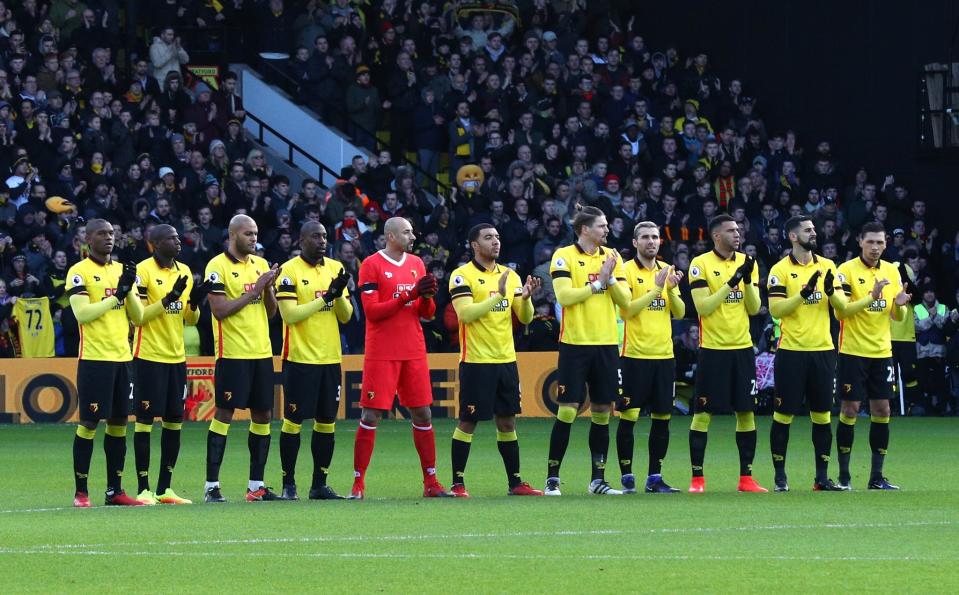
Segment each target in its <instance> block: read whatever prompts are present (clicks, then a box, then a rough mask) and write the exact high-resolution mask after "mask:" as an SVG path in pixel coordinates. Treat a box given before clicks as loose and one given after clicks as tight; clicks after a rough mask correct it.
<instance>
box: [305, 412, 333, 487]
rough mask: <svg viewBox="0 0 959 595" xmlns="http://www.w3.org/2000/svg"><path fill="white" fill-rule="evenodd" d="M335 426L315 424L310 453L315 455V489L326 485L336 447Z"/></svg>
mask: <svg viewBox="0 0 959 595" xmlns="http://www.w3.org/2000/svg"><path fill="white" fill-rule="evenodd" d="M334 427H335V426H334V424H322V423H319V422H317V423H314V424H313V437H312V438H311V439H310V451H311V452H312V453H313V487H314V488H319V487H320V486H325V485H326V478H327V476H328V475H329V473H330V463H332V462H333V447H334V446H335V445H336V440H335V438H334V434H333V430H334Z"/></svg>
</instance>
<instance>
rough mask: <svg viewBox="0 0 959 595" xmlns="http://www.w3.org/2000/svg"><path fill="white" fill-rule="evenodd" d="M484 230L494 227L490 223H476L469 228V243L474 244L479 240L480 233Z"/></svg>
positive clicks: (494, 227)
mask: <svg viewBox="0 0 959 595" xmlns="http://www.w3.org/2000/svg"><path fill="white" fill-rule="evenodd" d="M484 229H496V226H495V225H493V224H492V223H477V224H476V225H474V226H473V227H472V228H470V233H469V236H468V237H469V241H470V242H475V241H477V240H479V236H480V233H482V232H483V230H484Z"/></svg>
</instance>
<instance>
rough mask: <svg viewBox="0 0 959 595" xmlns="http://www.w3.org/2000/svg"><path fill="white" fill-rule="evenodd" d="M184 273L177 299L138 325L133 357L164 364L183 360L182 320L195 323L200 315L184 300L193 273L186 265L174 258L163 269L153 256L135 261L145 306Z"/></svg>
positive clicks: (189, 287)
mask: <svg viewBox="0 0 959 595" xmlns="http://www.w3.org/2000/svg"><path fill="white" fill-rule="evenodd" d="M183 275H186V278H187V284H186V289H185V290H184V291H183V295H182V296H181V297H180V299H179V300H177V301H176V302H174V303H171V304H170V305H169V306H167V307H166V309H165V310H163V313H162V314H160V315H159V316H157V317H156V318H154V319H152V320H150V321H148V322H147V323H145V324H143V325H142V326H138V327H137V329H136V335H135V336H134V338H133V357H137V358H140V359H144V360H148V361H151V362H160V363H165V364H176V363H179V362H183V361H186V349H185V348H184V345H183V323H184V322H186V323H187V324H196V321H197V319H198V318H199V317H200V311H199V310H192V309H190V306H189V305H188V304H187V301H188V299H189V297H190V292H191V291H192V290H193V273H191V272H190V268H189V267H188V266H186V265H185V264H183V263H182V262H176V261H173V266H172V267H170V268H168V269H165V268H163V267H161V266H160V263H159V262H157V260H156V258H153V257H152V256H151V257H150V258H147V259H146V260H144V261H143V262H141V263H140V264H138V265H137V292H138V294H139V296H140V300H141V301H142V302H143V307H144V308H147V307H149V306H150V305H151V304H155V303H157V302H159V301H160V300H162V299H163V298H164V297H165V296H166V294H168V293H170V290H171V289H172V288H173V284H174V283H176V280H177V278H178V277H180V276H183ZM160 307H161V308H162V305H161V306H160Z"/></svg>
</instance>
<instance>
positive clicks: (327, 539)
mask: <svg viewBox="0 0 959 595" xmlns="http://www.w3.org/2000/svg"><path fill="white" fill-rule="evenodd" d="M956 524H959V521H951V520H945V521H907V522H903V523H823V524H819V525H760V526H755V527H753V526H743V527H675V528H674V527H664V528H651V529H639V530H620V529H598V530H589V531H523V532H517V533H459V534H446V535H436V534H430V535H379V536H376V535H325V536H324V535H321V536H316V537H253V538H249V539H239V538H237V539H192V540H175V541H163V542H157V543H156V544H155V545H157V546H163V547H176V546H193V545H198V546H205V545H263V544H283V543H332V542H340V543H350V542H359V543H366V542H371V541H423V540H447V539H502V538H504V537H591V536H607V535H631V534H632V535H650V534H684V533H722V532H730V531H734V532H747V531H789V530H819V529H843V530H856V529H901V528H915V527H946V526H954V525H956ZM142 545H143V543H142V542H127V543H123V542H119V543H72V544H71V543H65V544H56V543H55V544H38V545H32V546H25V547H24V548H23V549H22V550H16V549H15V548H0V554H11V553H15V552H17V551H24V552H27V551H28V550H29V551H31V552H37V553H39V552H47V551H48V552H56V551H59V552H63V553H68V552H69V551H70V550H84V549H87V550H89V549H91V548H113V547H136V546H142ZM770 559H774V558H770ZM810 559H813V558H810ZM876 559H879V558H876ZM893 559H898V558H893Z"/></svg>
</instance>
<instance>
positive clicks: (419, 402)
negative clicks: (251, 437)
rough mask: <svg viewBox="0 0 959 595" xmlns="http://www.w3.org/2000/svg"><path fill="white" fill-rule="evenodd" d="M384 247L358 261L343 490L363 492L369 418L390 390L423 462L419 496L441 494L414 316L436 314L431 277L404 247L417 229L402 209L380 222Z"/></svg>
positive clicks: (354, 494) (372, 429)
mask: <svg viewBox="0 0 959 595" xmlns="http://www.w3.org/2000/svg"><path fill="white" fill-rule="evenodd" d="M383 229H384V235H385V236H386V248H384V249H383V250H380V251H378V252H376V253H375V254H373V255H372V256H370V257H369V258H367V259H366V260H364V261H363V264H362V265H361V266H360V281H359V288H358V289H359V292H360V298H361V299H362V300H363V311H364V312H365V313H366V355H365V357H364V360H363V388H362V393H361V397H360V407H361V408H362V410H363V413H362V415H361V417H360V425H359V428H357V430H356V442H355V444H354V447H353V468H354V480H353V489H352V490H351V492H350V498H352V499H357V500H358V499H362V498H363V497H364V495H365V492H366V469H367V467H369V464H370V459H371V458H372V456H373V446H374V443H375V441H376V426H377V424H378V423H379V421H380V419H382V418H383V412H384V411H389V410H390V409H392V408H393V399H394V396H396V395H398V396H399V400H400V405H402V406H403V407H406V408H407V409H409V412H410V417H411V421H412V425H413V443H414V445H415V446H416V452H417V453H418V454H419V457H420V465H421V467H422V469H423V497H424V498H437V497H448V496H450V495H451V494H450V493H449V492H447V491H446V488H444V487H443V486H442V485H441V484H440V483H439V481H438V480H437V479H436V439H435V436H434V434H433V423H432V415H431V413H430V405H431V404H432V403H433V389H432V385H431V383H430V368H429V363H428V362H427V360H426V343H425V341H424V338H423V329H422V327H421V326H420V318H425V319H432V318H433V316H435V314H436V304H435V303H434V302H433V295H434V294H435V293H436V289H437V282H436V278H435V277H433V276H432V275H429V274H427V272H426V267H424V266H423V261H422V260H420V259H419V257H417V256H414V255H413V254H410V253H408V251H409V250H411V249H412V247H413V242H414V240H415V239H416V236H415V235H414V234H413V226H412V225H410V222H409V221H407V220H406V219H403V218H402V217H393V218H391V219H389V220H387V221H386V224H385V225H384V228H383Z"/></svg>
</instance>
